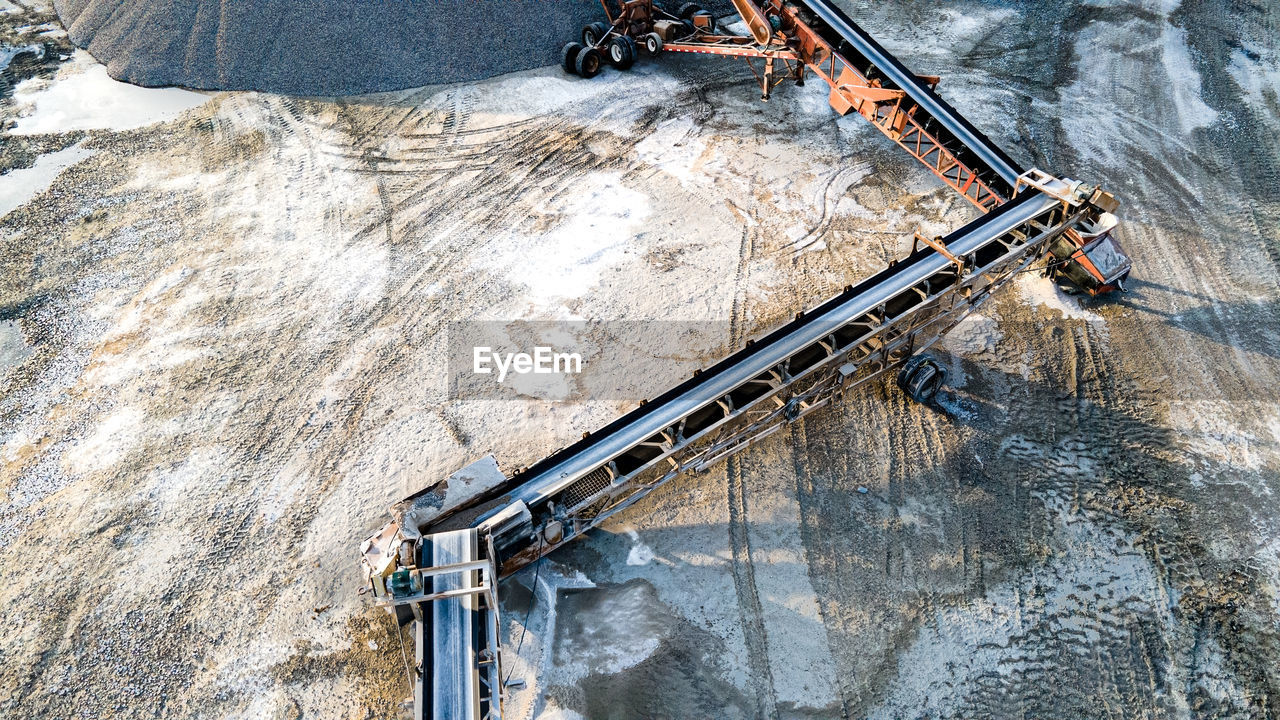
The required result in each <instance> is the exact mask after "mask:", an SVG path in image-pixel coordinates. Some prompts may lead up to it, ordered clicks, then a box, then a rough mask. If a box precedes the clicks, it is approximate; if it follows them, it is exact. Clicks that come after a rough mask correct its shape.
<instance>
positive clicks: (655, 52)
mask: <svg viewBox="0 0 1280 720" xmlns="http://www.w3.org/2000/svg"><path fill="white" fill-rule="evenodd" d="M640 39H641V40H643V41H644V51H645V52H646V53H648V54H649V57H657V56H659V55H661V54H662V44H663V43H662V36H661V35H659V34H658V33H656V32H651V33H649V34H648V35H645V36H644V37H643V38H640Z"/></svg>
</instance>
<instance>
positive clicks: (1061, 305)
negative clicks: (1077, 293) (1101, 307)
mask: <svg viewBox="0 0 1280 720" xmlns="http://www.w3.org/2000/svg"><path fill="white" fill-rule="evenodd" d="M1018 289H1019V290H1021V291H1022V296H1023V297H1024V298H1026V299H1027V301H1029V302H1030V303H1032V304H1033V305H1039V306H1041V307H1043V308H1045V309H1046V310H1057V311H1058V312H1059V313H1062V317H1063V318H1064V319H1066V320H1085V321H1087V322H1090V323H1098V324H1105V323H1106V321H1105V320H1103V319H1102V316H1101V315H1098V314H1097V313H1094V312H1090V311H1088V310H1085V309H1084V308H1082V307H1080V301H1079V300H1077V299H1076V298H1074V297H1072V296H1070V295H1068V294H1066V293H1064V292H1062V289H1061V288H1059V287H1058V285H1057V283H1055V282H1054V281H1053V280H1051V279H1049V278H1046V277H1040V276H1038V275H1036V276H1033V275H1029V274H1025V273H1024V274H1023V275H1022V277H1020V278H1018Z"/></svg>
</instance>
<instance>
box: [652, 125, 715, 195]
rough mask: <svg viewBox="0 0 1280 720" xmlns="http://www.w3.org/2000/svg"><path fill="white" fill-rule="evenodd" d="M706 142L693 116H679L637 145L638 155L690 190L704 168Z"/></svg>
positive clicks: (655, 130) (659, 126)
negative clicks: (689, 187) (701, 168)
mask: <svg viewBox="0 0 1280 720" xmlns="http://www.w3.org/2000/svg"><path fill="white" fill-rule="evenodd" d="M706 152H707V142H706V140H704V139H702V138H701V137H699V136H698V127H697V126H696V125H694V122H693V118H692V117H688V116H686V117H678V118H674V119H671V120H667V121H666V122H664V123H661V124H660V125H658V127H657V128H655V129H654V131H653V133H652V134H650V135H649V136H648V137H646V138H645V139H644V140H642V141H640V142H639V143H638V144H637V145H636V154H637V155H639V157H640V159H641V160H644V161H645V162H647V163H650V164H651V165H654V166H655V167H658V168H661V169H662V170H663V171H664V172H666V173H667V174H669V175H671V176H672V177H674V178H675V179H677V180H679V181H680V184H681V185H683V186H685V187H688V186H689V185H691V184H692V182H693V180H694V170H695V169H696V168H697V167H698V166H699V165H701V163H702V159H703V155H704V154H705V153H706Z"/></svg>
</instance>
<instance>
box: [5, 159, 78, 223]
mask: <svg viewBox="0 0 1280 720" xmlns="http://www.w3.org/2000/svg"><path fill="white" fill-rule="evenodd" d="M96 154H97V151H96V150H85V149H84V148H82V147H80V146H79V145H73V146H71V147H69V148H63V149H62V150H59V151H57V152H52V153H49V154H47V155H41V156H40V157H38V158H36V162H35V164H34V165H32V166H31V167H29V168H21V169H19V170H10V171H9V172H8V173H6V174H4V175H0V218H2V217H4V216H5V215H8V214H9V213H11V212H13V211H14V210H17V209H18V208H20V207H22V206H23V205H26V204H27V203H28V202H30V201H31V198H34V197H35V196H36V195H39V194H40V193H42V192H44V191H45V190H48V189H49V186H50V185H52V184H53V181H54V180H56V179H57V177H58V175H60V174H61V173H62V171H63V170H66V169H67V168H69V167H71V166H72V165H75V164H76V163H78V162H80V161H81V160H84V159H86V158H90V157H93V156H94V155H96Z"/></svg>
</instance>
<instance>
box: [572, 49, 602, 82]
mask: <svg viewBox="0 0 1280 720" xmlns="http://www.w3.org/2000/svg"><path fill="white" fill-rule="evenodd" d="M603 65H604V62H603V61H601V59H600V53H599V52H597V51H596V50H595V48H583V49H582V52H580V53H578V59H577V60H575V61H574V69H575V70H577V71H578V75H580V76H581V77H584V78H586V79H588V80H590V79H591V78H593V77H595V76H597V75H599V74H600V68H601V67H602V66H603Z"/></svg>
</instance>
